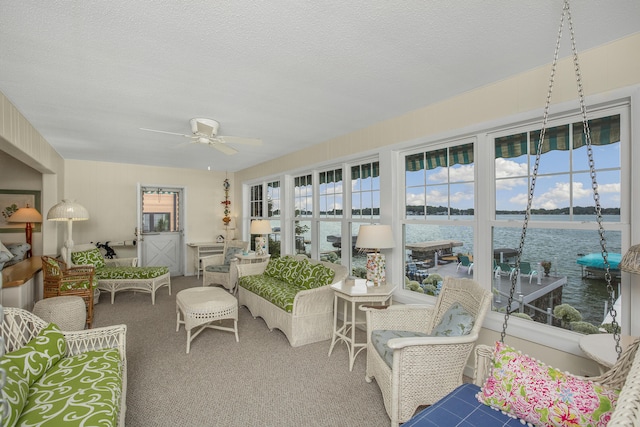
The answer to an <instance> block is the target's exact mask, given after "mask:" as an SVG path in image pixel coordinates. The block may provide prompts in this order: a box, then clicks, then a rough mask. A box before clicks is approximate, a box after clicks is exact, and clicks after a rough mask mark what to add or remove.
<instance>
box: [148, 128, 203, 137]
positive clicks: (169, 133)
mask: <svg viewBox="0 0 640 427" xmlns="http://www.w3.org/2000/svg"><path fill="white" fill-rule="evenodd" d="M140 130H145V131H147V132H156V133H166V134H167V135H179V136H184V137H187V138H191V137H192V136H193V135H185V134H183V133H177V132H167V131H164V130H157V129H147V128H140Z"/></svg>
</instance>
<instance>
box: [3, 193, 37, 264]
mask: <svg viewBox="0 0 640 427" xmlns="http://www.w3.org/2000/svg"><path fill="white" fill-rule="evenodd" d="M7 222H24V223H25V224H26V226H25V228H24V232H25V235H26V239H27V240H26V241H27V243H28V244H29V250H28V251H27V253H26V254H25V258H31V255H32V254H33V252H32V251H31V248H32V247H33V245H32V244H31V237H32V234H33V227H32V225H31V224H32V223H34V222H42V215H40V212H38V210H37V209H35V208H30V207H29V205H27V207H26V208H20V209H18V210H17V211H15V212H14V213H13V215H11V216H10V217H9V218H8V219H7Z"/></svg>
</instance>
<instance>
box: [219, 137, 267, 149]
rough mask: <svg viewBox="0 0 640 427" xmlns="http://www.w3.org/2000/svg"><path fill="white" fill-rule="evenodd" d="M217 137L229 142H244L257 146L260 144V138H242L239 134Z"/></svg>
mask: <svg viewBox="0 0 640 427" xmlns="http://www.w3.org/2000/svg"><path fill="white" fill-rule="evenodd" d="M218 138H219V139H221V140H223V141H224V142H228V143H231V144H244V145H253V146H256V147H257V146H258V145H262V140H261V139H257V138H242V137H240V136H219V137H218Z"/></svg>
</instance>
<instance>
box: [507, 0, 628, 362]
mask: <svg viewBox="0 0 640 427" xmlns="http://www.w3.org/2000/svg"><path fill="white" fill-rule="evenodd" d="M565 15H566V16H567V22H568V24H569V32H570V37H571V50H572V53H573V64H574V70H575V75H576V83H577V89H578V98H579V102H580V112H581V113H582V126H583V134H584V136H585V140H586V146H587V155H588V158H589V171H590V176H591V187H592V189H593V199H594V201H595V210H596V220H597V223H598V233H599V235H600V247H601V253H602V258H603V260H604V265H605V280H606V282H607V291H608V294H609V304H608V305H609V314H610V315H611V319H612V320H611V326H612V328H613V338H614V340H615V349H616V352H617V353H618V358H620V355H621V353H622V347H621V346H620V328H619V325H618V322H617V321H616V314H617V313H616V310H615V307H614V304H615V290H614V288H613V285H612V284H611V270H610V266H609V260H608V255H609V253H608V251H607V246H606V239H605V231H604V226H603V220H602V208H601V205H600V194H599V193H598V182H597V180H596V172H595V162H594V159H593V149H592V145H591V132H590V130H589V123H588V120H587V109H586V106H585V101H584V90H583V85H582V75H581V73H580V65H579V62H578V50H577V49H576V43H575V33H574V30H573V22H572V20H571V11H570V9H569V0H565V1H564V6H563V8H562V16H561V17H560V27H559V29H558V37H557V39H556V47H555V52H554V55H553V63H552V65H551V75H550V77H549V88H548V90H547V99H546V102H545V107H544V113H543V120H542V129H541V131H540V138H539V140H538V144H537V149H536V160H535V163H534V166H533V173H532V176H531V183H530V186H529V195H528V198H527V209H526V211H525V217H524V222H523V225H522V234H521V236H520V245H519V247H518V252H517V255H516V263H515V270H514V274H513V275H512V276H511V289H510V290H509V299H508V302H507V310H506V311H505V316H504V322H503V325H502V333H501V334H500V341H501V342H504V337H505V336H506V331H507V322H508V320H509V316H510V314H511V313H510V311H509V310H510V309H511V305H512V303H513V295H514V292H515V289H516V284H517V281H518V279H519V275H520V259H521V257H522V250H523V248H524V242H525V237H526V234H527V227H528V225H529V219H530V217H531V206H532V203H533V195H534V190H535V185H536V178H537V176H538V167H539V165H540V157H541V154H542V147H543V142H544V137H545V132H546V128H547V124H548V119H549V107H550V104H551V94H552V91H553V83H554V79H555V73H556V67H557V62H558V55H559V51H560V40H561V38H562V27H563V26H564V17H565Z"/></svg>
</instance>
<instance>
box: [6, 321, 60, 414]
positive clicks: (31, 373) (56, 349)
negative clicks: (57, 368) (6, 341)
mask: <svg viewBox="0 0 640 427" xmlns="http://www.w3.org/2000/svg"><path fill="white" fill-rule="evenodd" d="M65 351H66V343H65V340H64V335H62V333H61V332H60V329H59V328H58V327H57V326H56V325H55V324H53V323H50V324H49V325H48V326H47V327H46V328H44V329H43V330H42V331H40V333H39V334H38V336H36V337H34V338H33V339H31V341H29V342H28V343H27V344H26V345H25V346H24V347H22V348H20V349H18V350H15V351H12V352H10V353H7V354H5V355H4V356H3V357H2V358H0V367H2V368H3V369H4V370H5V372H6V375H7V380H6V384H5V387H4V388H3V389H2V392H3V394H4V398H5V399H6V400H7V403H8V404H9V413H8V418H7V419H6V420H5V422H6V423H5V425H7V426H12V425H14V424H15V423H16V421H17V420H18V418H19V417H20V414H21V413H22V410H23V408H24V406H25V404H26V403H27V396H28V394H29V388H30V387H31V386H32V385H33V384H34V383H35V382H36V381H38V380H39V379H40V378H41V377H42V376H43V375H44V373H45V372H47V371H48V370H49V369H51V367H53V366H54V365H55V364H57V363H58V362H59V361H60V360H61V359H62V356H63V355H64V353H65Z"/></svg>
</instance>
